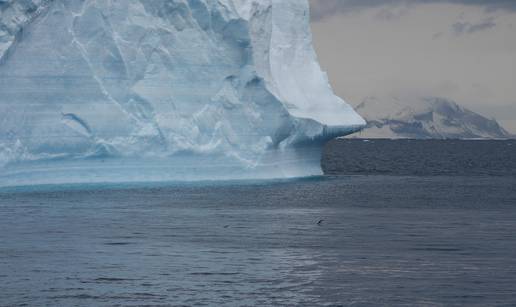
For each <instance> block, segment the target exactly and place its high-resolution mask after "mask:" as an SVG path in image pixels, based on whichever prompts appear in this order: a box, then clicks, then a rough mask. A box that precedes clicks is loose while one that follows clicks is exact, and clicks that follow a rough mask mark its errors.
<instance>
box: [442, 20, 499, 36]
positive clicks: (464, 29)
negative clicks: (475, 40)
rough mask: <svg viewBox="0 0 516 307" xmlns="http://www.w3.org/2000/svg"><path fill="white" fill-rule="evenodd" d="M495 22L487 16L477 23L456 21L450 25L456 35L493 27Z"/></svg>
mask: <svg viewBox="0 0 516 307" xmlns="http://www.w3.org/2000/svg"><path fill="white" fill-rule="evenodd" d="M495 26H496V23H495V22H494V21H493V18H492V17H491V18H487V19H486V20H484V21H481V22H479V23H470V22H457V23H454V24H453V25H452V31H453V32H454V33H455V34H457V35H462V34H470V33H475V32H479V31H483V30H487V29H491V28H494V27H495Z"/></svg>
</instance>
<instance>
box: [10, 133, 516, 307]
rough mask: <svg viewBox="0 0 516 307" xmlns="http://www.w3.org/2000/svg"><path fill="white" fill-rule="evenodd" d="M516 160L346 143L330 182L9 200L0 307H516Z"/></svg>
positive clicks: (55, 192) (26, 195)
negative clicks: (273, 306)
mask: <svg viewBox="0 0 516 307" xmlns="http://www.w3.org/2000/svg"><path fill="white" fill-rule="evenodd" d="M515 153H516V142H514V141H468V142H465V141H369V142H364V141H361V140H338V141H334V142H332V143H331V144H329V145H328V147H327V150H326V155H325V158H324V159H323V165H324V168H325V170H326V172H327V173H328V174H330V175H327V176H325V177H321V178H310V179H302V180H291V181H270V182H246V183H237V182H226V183H220V184H214V183H210V184H208V183H204V184H185V185H160V186H153V187H151V186H136V185H135V186H123V187H122V186H119V187H116V186H108V187H105V186H87V187H68V188H66V189H64V188H63V187H53V188H49V187H46V188H44V189H34V190H32V191H30V190H25V191H9V190H4V191H1V192H0V305H1V306H180V305H186V306H222V305H227V306H270V305H289V306H290V305H291V306H294V305H299V306H339V305H343V306H348V305H350V306H371V305H372V306H375V305H388V306H454V305H455V306H496V305H499V306H514V305H516V171H515V168H516V154H515ZM318 222H319V223H318Z"/></svg>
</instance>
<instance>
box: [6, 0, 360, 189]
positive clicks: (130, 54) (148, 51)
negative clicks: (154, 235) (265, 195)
mask: <svg viewBox="0 0 516 307" xmlns="http://www.w3.org/2000/svg"><path fill="white" fill-rule="evenodd" d="M364 124H365V122H364V121H363V119H362V118H361V117H360V116H359V115H357V114H356V113H355V112H354V111H353V109H352V108H351V107H350V106H349V105H348V104H346V103H345V102H344V101H343V100H341V99H340V98H338V97H336V96H335V95H334V94H333V92H332V90H331V88H330V86H329V83H328V80H327V77H326V74H325V73H323V72H322V71H321V69H320V67H319V64H318V63H317V59H316V55H315V52H314V50H313V47H312V39H311V33H310V25H309V6H308V2H307V1H306V0H123V1H122V0H118V1H117V0H96V1H95V0H0V186H2V185H3V186H5V185H20V184H38V183H77V182H121V181H161V180H203V179H240V178H277V177H293V176H307V175H314V174H319V173H320V172H321V170H320V165H319V160H320V152H321V147H322V145H323V144H324V142H326V141H327V140H329V139H331V138H334V137H336V136H342V135H346V134H350V133H353V132H355V131H357V130H359V129H360V128H361V127H362V126H363V125H364Z"/></svg>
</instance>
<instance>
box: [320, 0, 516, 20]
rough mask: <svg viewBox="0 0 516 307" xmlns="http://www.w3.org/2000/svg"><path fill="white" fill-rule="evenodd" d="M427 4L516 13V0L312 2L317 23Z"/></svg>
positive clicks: (340, 0) (360, 0)
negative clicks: (375, 10)
mask: <svg viewBox="0 0 516 307" xmlns="http://www.w3.org/2000/svg"><path fill="white" fill-rule="evenodd" d="M425 3H452V4H464V5H476V6H482V7H484V8H485V9H486V10H487V11H494V10H510V11H516V1H515V0H310V5H311V10H312V19H313V20H315V21H317V20H320V19H323V18H325V17H328V16H331V15H334V14H345V13H350V12H354V11H357V10H362V9H367V8H371V7H378V6H384V5H413V4H425Z"/></svg>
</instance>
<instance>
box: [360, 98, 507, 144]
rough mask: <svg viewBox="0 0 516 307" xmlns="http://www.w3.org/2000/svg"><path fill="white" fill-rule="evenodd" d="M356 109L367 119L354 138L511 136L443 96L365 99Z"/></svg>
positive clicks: (500, 137) (484, 118)
mask: <svg viewBox="0 0 516 307" xmlns="http://www.w3.org/2000/svg"><path fill="white" fill-rule="evenodd" d="M356 111H357V112H358V113H360V115H362V116H363V117H364V118H365V119H366V121H367V126H366V128H365V129H364V130H363V131H362V132H360V133H356V134H355V135H353V137H356V138H416V139H478V138H480V139H483V138H489V139H493V138H495V139H504V138H511V135H510V134H509V133H508V132H507V131H506V130H505V129H503V128H502V127H501V126H500V124H498V122H497V121H496V120H494V119H488V118H486V117H484V116H482V115H480V114H477V113H475V112H473V111H471V110H468V109H466V108H464V107H461V106H459V105H458V104H457V103H455V102H453V101H451V100H448V99H444V98H437V97H426V98H419V99H411V100H410V101H407V100H403V101H402V100H400V99H397V98H390V99H381V100H380V99H378V98H367V99H365V100H364V101H363V102H362V103H361V104H359V105H358V106H357V107H356Z"/></svg>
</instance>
